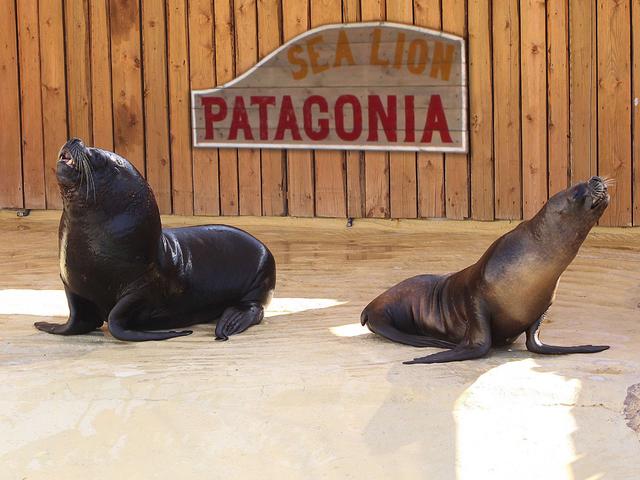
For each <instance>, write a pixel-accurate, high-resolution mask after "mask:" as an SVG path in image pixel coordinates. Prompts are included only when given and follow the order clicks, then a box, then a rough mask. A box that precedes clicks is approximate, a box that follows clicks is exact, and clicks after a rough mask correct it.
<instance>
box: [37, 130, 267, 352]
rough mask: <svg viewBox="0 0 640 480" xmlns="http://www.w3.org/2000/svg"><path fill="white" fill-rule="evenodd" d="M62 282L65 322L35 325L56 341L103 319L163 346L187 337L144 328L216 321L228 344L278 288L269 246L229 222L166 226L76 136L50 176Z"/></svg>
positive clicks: (106, 156) (141, 186) (143, 189)
mask: <svg viewBox="0 0 640 480" xmlns="http://www.w3.org/2000/svg"><path fill="white" fill-rule="evenodd" d="M56 175H57V178H58V183H59V185H60V191H61V193H62V197H63V202H64V210H63V212H62V218H61V219H60V229H59V257H60V277H61V278H62V282H63V283H64V289H65V292H66V295H67V300H68V303H69V312H70V314H69V319H68V321H67V322H66V323H64V324H53V323H46V322H38V323H36V324H35V326H36V328H38V329H40V330H43V331H45V332H49V333H55V334H59V335H77V334H82V333H88V332H91V331H93V330H95V329H97V328H99V327H100V326H101V325H102V324H103V322H105V321H106V322H108V327H109V331H110V332H111V334H112V335H113V336H114V337H116V338H118V339H120V340H131V341H144V340H164V339H167V338H173V337H179V336H183V335H188V334H190V333H191V331H189V330H185V331H177V332H176V331H163V332H158V331H149V330H159V329H169V328H181V327H185V326H188V325H193V324H196V323H207V322H212V321H214V320H216V319H218V321H217V325H216V329H215V333H216V338H217V339H221V340H226V339H227V338H228V337H229V336H230V335H233V334H235V333H240V332H242V331H244V330H246V329H247V328H249V327H250V326H251V325H255V324H257V323H260V321H261V320H262V318H263V314H264V307H265V306H266V305H267V304H268V302H269V301H270V299H271V297H272V293H273V290H274V288H275V284H276V265H275V260H274V258H273V255H272V254H271V252H270V251H269V249H268V248H267V247H266V246H265V245H263V244H262V243H261V242H260V241H258V240H257V239H255V238H254V237H252V236H251V235H249V234H248V233H246V232H244V231H242V230H239V229H237V228H233V227H229V226H225V225H206V226H199V227H185V228H166V229H162V227H161V224H160V214H159V212H158V206H157V204H156V201H155V198H154V196H153V192H152V191H151V188H150V187H149V185H148V183H147V182H146V181H145V180H144V178H142V176H141V175H140V174H139V173H138V171H137V170H136V169H135V168H134V167H133V166H132V165H131V164H130V163H129V162H128V161H127V160H125V159H124V158H122V157H120V156H119V155H116V154H115V153H112V152H108V151H105V150H100V149H98V148H87V147H85V146H84V144H83V143H82V141H80V140H78V139H73V140H70V141H68V142H67V143H66V144H65V145H64V146H63V147H62V149H61V151H60V156H59V159H58V163H57V172H56Z"/></svg>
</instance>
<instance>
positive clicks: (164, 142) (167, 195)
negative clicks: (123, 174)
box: [142, 0, 172, 213]
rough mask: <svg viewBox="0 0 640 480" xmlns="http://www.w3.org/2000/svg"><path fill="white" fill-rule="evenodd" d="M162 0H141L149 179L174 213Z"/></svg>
mask: <svg viewBox="0 0 640 480" xmlns="http://www.w3.org/2000/svg"><path fill="white" fill-rule="evenodd" d="M164 3H165V2H163V1H162V0H142V56H143V61H144V116H145V125H144V127H145V134H144V138H145V151H146V154H147V159H146V166H147V181H148V182H149V185H151V188H152V189H153V193H154V194H155V197H156V201H157V202H158V208H159V209H160V212H161V213H171V211H172V210H171V160H170V159H171V156H170V151H169V116H168V111H169V99H168V93H167V47H166V45H167V26H166V16H165V7H164Z"/></svg>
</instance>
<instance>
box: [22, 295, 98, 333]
mask: <svg viewBox="0 0 640 480" xmlns="http://www.w3.org/2000/svg"><path fill="white" fill-rule="evenodd" d="M64 292H65V294H66V295H67V303H68V304H69V319H68V320H67V323H49V322H36V323H34V326H35V327H36V328H37V329H38V330H42V331H43V332H47V333H53V334H55V335H81V334H83V333H89V332H93V331H94V330H95V329H97V328H100V327H101V326H102V324H103V323H104V322H103V321H102V318H101V315H100V312H99V310H98V307H97V306H96V305H95V304H94V303H93V302H90V301H89V300H87V299H85V298H82V297H79V296H78V295H76V294H74V293H72V292H70V291H69V289H68V288H67V287H66V285H65V287H64Z"/></svg>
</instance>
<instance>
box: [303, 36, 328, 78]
mask: <svg viewBox="0 0 640 480" xmlns="http://www.w3.org/2000/svg"><path fill="white" fill-rule="evenodd" d="M318 43H322V35H318V36H317V37H313V38H312V39H311V40H307V53H308V54H309V61H310V62H311V71H312V72H313V73H320V72H324V71H325V70H328V69H329V65H327V64H326V63H318V59H319V58H320V54H319V53H318V52H316V50H315V49H314V48H313V47H315V46H316V45H317V44H318Z"/></svg>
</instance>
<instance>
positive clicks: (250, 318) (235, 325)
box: [216, 303, 264, 340]
mask: <svg viewBox="0 0 640 480" xmlns="http://www.w3.org/2000/svg"><path fill="white" fill-rule="evenodd" d="M263 317H264V308H263V307H262V305H259V304H257V303H252V304H249V305H243V306H238V307H229V308H227V309H226V310H225V311H224V312H223V314H222V316H221V317H220V319H219V320H218V323H217V324H216V340H228V339H229V336H231V335H235V334H237V333H241V332H244V331H245V330H246V329H247V328H249V327H250V326H252V325H257V324H258V323H260V322H261V321H262V318H263Z"/></svg>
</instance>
